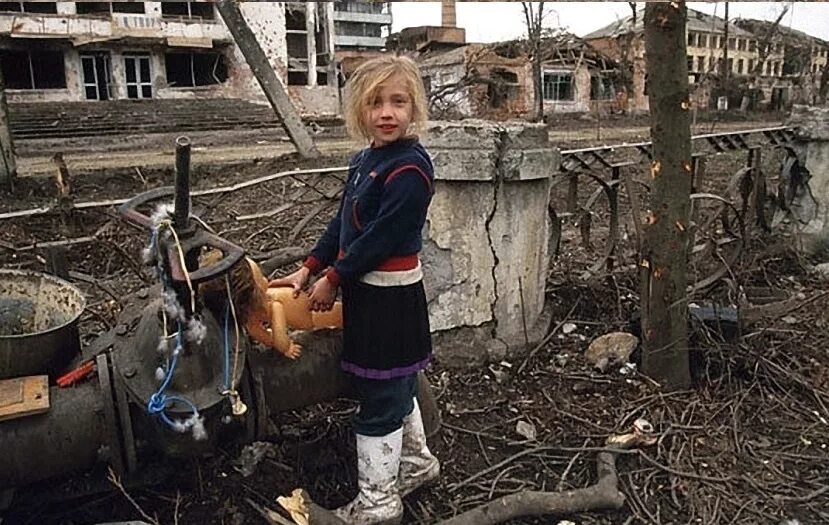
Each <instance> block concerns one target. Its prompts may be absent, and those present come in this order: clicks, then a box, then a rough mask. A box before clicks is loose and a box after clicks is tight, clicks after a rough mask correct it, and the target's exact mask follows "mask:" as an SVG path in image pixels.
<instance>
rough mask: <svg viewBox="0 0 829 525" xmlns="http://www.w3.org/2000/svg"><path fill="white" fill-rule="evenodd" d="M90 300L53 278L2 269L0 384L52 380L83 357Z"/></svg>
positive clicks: (0, 281) (0, 287) (0, 285)
mask: <svg viewBox="0 0 829 525" xmlns="http://www.w3.org/2000/svg"><path fill="white" fill-rule="evenodd" d="M85 307H86V299H85V298H84V296H83V293H81V291H80V290H78V289H77V288H76V287H75V286H73V285H71V284H69V283H68V282H66V281H64V280H62V279H58V278H57V277H54V276H52V275H49V274H45V273H40V272H33V271H27V270H2V269H0V379H5V378H9V377H20V376H29V375H39V374H48V375H49V376H50V377H54V376H55V375H56V374H59V373H60V372H62V371H64V369H65V368H66V366H67V365H68V364H69V363H70V361H72V358H74V357H75V356H76V355H78V354H79V353H80V348H81V344H80V337H79V334H78V319H79V318H80V316H81V313H83V310H84V308H85Z"/></svg>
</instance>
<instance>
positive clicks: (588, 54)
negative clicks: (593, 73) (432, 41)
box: [420, 32, 616, 70]
mask: <svg viewBox="0 0 829 525" xmlns="http://www.w3.org/2000/svg"><path fill="white" fill-rule="evenodd" d="M526 43H527V42H526V40H508V41H505V42H493V43H491V44H467V45H465V46H463V47H458V48H455V49H451V50H448V51H442V52H438V51H436V52H433V53H428V54H424V55H421V57H420V65H421V67H435V66H448V65H456V64H462V63H464V62H466V61H467V60H469V59H470V58H471V59H473V60H474V61H475V62H478V63H483V62H490V61H498V62H501V61H510V60H518V61H520V62H526V60H527V52H526ZM541 53H542V60H543V61H544V62H545V63H551V62H553V63H560V64H571V63H572V64H576V63H581V64H584V65H586V66H588V67H594V68H598V69H602V70H604V69H610V68H613V67H615V65H616V64H615V62H614V61H613V60H612V59H611V58H609V57H608V56H606V55H605V54H604V53H602V52H600V51H598V50H597V49H595V48H594V47H593V46H591V45H590V44H589V43H588V42H586V41H585V40H584V39H582V38H580V37H577V36H575V35H573V34H572V33H566V32H562V33H560V34H558V35H554V36H550V37H546V38H543V39H542V43H541Z"/></svg>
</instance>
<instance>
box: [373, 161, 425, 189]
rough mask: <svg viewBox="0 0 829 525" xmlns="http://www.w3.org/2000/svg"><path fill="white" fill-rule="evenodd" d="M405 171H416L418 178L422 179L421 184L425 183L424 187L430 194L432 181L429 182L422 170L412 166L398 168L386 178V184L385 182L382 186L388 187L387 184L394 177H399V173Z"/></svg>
mask: <svg viewBox="0 0 829 525" xmlns="http://www.w3.org/2000/svg"><path fill="white" fill-rule="evenodd" d="M406 170H414V171H416V172H417V173H418V174H419V175H420V177H421V178H422V179H423V182H425V183H426V187H427V188H429V191H430V192H431V191H432V181H431V180H429V176H428V175H426V173H425V172H424V171H423V170H422V169H420V167H419V166H416V165H414V164H406V165H405V166H400V167H399V168H397V169H396V170H394V171H392V172H391V173H389V176H388V177H386V182H385V184H384V186H388V184H389V183H390V182H391V181H392V179H394V178H395V177H397V176H398V175H400V173H402V172H404V171H406Z"/></svg>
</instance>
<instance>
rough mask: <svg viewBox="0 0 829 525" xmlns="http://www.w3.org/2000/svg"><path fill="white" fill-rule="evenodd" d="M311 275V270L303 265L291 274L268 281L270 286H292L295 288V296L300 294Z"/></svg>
mask: <svg viewBox="0 0 829 525" xmlns="http://www.w3.org/2000/svg"><path fill="white" fill-rule="evenodd" d="M310 275H311V270H309V269H308V267H307V266H303V267H302V268H300V269H299V270H297V271H295V272H294V273H292V274H291V275H287V276H285V277H281V278H279V279H274V280H272V281H270V282H269V283H268V288H278V287H280V286H291V287H293V289H294V297H298V296H299V292H301V291H302V287H303V286H305V283H307V282H308V276H310Z"/></svg>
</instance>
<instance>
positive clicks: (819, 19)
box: [392, 2, 829, 42]
mask: <svg viewBox="0 0 829 525" xmlns="http://www.w3.org/2000/svg"><path fill="white" fill-rule="evenodd" d="M639 4H640V7H644V3H643V2H640V3H639ZM793 4H794V5H793V7H792V8H790V10H789V13H788V14H787V15H786V17H785V18H784V19H783V21H782V22H781V23H782V24H783V25H784V26H787V27H791V28H792V29H798V30H800V31H803V32H805V33H808V34H810V35H813V36H817V37H820V38H822V39H824V40H829V2H793ZM456 5H457V8H456V10H457V18H458V26H460V27H463V28H465V29H466V40H467V41H468V42H497V41H499V40H509V39H512V38H518V37H521V36H522V35H524V34H526V29H525V27H524V14H523V11H522V9H521V2H457V4H456ZM548 7H549V9H550V14H549V15H548V16H547V18H545V21H544V25H545V26H549V27H565V28H567V29H568V30H569V31H571V32H573V33H575V34H576V35H579V36H582V35H586V34H587V33H590V32H592V31H595V30H596V29H600V28H602V27H604V26H605V25H607V24H609V23H611V22H613V21H615V20H617V19H621V18H624V17H626V16H629V15H630V8H629V7H628V4H627V2H545V4H544V8H545V11H547V9H548ZM688 7H689V8H690V9H696V10H698V11H703V12H706V13H711V14H716V15H718V16H723V13H724V11H725V2H689V3H688ZM728 9H729V18H736V17H742V18H758V19H762V20H774V19H775V18H777V16H778V15H779V14H780V11H781V10H782V9H783V3H782V2H730V3H729V8H728ZM392 15H393V24H392V31H400V30H401V29H403V28H404V27H412V26H421V25H440V2H392Z"/></svg>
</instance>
